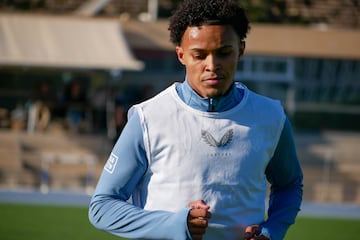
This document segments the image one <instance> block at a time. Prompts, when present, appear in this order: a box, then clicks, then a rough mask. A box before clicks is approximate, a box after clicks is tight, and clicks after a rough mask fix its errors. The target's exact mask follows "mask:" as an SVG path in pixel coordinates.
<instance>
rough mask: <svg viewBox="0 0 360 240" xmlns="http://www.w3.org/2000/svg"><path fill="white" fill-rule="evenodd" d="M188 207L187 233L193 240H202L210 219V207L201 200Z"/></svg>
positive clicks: (191, 203)
mask: <svg viewBox="0 0 360 240" xmlns="http://www.w3.org/2000/svg"><path fill="white" fill-rule="evenodd" d="M188 205H189V207H191V210H190V211H189V214H188V218H187V225H188V229H189V232H190V234H191V237H192V238H193V240H202V237H203V235H204V234H205V232H206V228H207V226H208V220H209V219H210V218H211V213H210V212H209V209H210V207H209V206H208V205H206V203H205V202H204V201H203V200H197V201H194V202H190V203H189V204H188Z"/></svg>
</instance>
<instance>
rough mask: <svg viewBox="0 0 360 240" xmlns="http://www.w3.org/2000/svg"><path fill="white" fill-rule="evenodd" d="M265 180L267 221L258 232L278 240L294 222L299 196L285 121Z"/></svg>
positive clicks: (299, 172) (298, 178) (292, 147)
mask: <svg viewBox="0 0 360 240" xmlns="http://www.w3.org/2000/svg"><path fill="white" fill-rule="evenodd" d="M266 177H267V179H268V181H269V183H270V184H271V189H270V198H269V208H268V218H267V220H266V221H265V222H264V223H263V224H261V227H262V228H263V230H262V232H266V233H268V234H269V235H270V237H271V240H281V239H283V238H284V237H285V234H286V232H287V230H288V228H289V227H290V225H292V224H293V223H294V222H295V218H296V216H297V213H298V211H299V210H300V205H301V201H302V193H303V173H302V169H301V166H300V163H299V160H298V158H297V153H296V148H295V143H294V139H293V134H292V129H291V124H290V122H289V120H288V119H286V121H285V124H284V128H283V130H282V133H281V136H280V139H279V142H278V145H277V148H276V150H275V153H274V156H273V157H272V159H271V160H270V162H269V164H268V166H267V169H266Z"/></svg>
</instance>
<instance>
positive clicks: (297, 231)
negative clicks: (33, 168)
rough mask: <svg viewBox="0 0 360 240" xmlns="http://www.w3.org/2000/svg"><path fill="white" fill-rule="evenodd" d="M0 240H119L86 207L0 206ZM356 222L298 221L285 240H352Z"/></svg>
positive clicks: (356, 227) (359, 224) (309, 219)
mask: <svg viewBox="0 0 360 240" xmlns="http://www.w3.org/2000/svg"><path fill="white" fill-rule="evenodd" d="M0 216H1V217H0V238H1V239H2V240H64V239H67V240H80V239H81V240H115V239H117V240H121V238H118V237H115V236H113V235H110V234H108V233H105V232H102V231H99V230H97V229H95V228H94V227H92V226H91V225H90V223H89V221H88V218H87V208H84V207H68V206H66V207H64V206H43V205H21V204H4V203H1V204H0ZM359 226H360V219H356V220H354V219H329V218H325V219H324V218H303V217H302V218H298V219H297V222H296V224H295V225H294V226H292V227H291V228H290V230H289V232H288V235H287V237H286V240H306V239H320V240H322V239H326V240H343V239H355V238H356V237H357V236H358V235H359V234H360V230H359Z"/></svg>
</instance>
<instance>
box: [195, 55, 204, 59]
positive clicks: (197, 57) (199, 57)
mask: <svg viewBox="0 0 360 240" xmlns="http://www.w3.org/2000/svg"><path fill="white" fill-rule="evenodd" d="M193 58H195V59H204V58H205V56H204V55H202V54H194V55H193Z"/></svg>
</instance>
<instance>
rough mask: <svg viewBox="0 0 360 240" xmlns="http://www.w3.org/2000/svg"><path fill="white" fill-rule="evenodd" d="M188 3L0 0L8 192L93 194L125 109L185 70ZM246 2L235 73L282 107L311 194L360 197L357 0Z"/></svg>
mask: <svg viewBox="0 0 360 240" xmlns="http://www.w3.org/2000/svg"><path fill="white" fill-rule="evenodd" d="M181 2H182V1H176V0H28V1H25V0H0V189H2V190H4V191H3V192H2V193H0V194H3V195H4V194H6V193H5V192H6V191H34V192H41V193H42V194H46V193H49V192H51V191H69V192H78V193H84V194H91V192H92V190H93V188H94V186H95V184H96V180H97V178H98V177H99V174H100V172H101V170H102V167H103V165H104V163H105V161H106V160H107V158H108V155H109V153H110V151H111V149H112V146H113V144H114V143H115V141H116V139H117V137H118V135H119V134H120V133H121V130H122V127H123V126H124V124H125V123H126V112H127V110H128V108H129V107H130V106H131V105H133V104H135V103H137V102H140V101H142V100H144V99H147V98H149V97H151V96H153V95H154V94H156V93H157V92H159V91H161V90H162V89H164V88H166V87H167V86H169V85H170V84H172V83H173V82H175V81H182V80H183V78H184V70H183V68H182V66H181V65H180V64H179V62H178V60H177V58H176V55H175V51H174V46H172V45H171V43H170V42H169V37H168V35H169V34H168V30H167V27H168V22H167V18H168V17H169V16H170V14H171V13H172V11H173V10H174V9H175V8H176V7H177V5H178V4H179V3H181ZM242 3H243V5H244V6H245V7H246V8H247V9H248V15H249V18H250V20H251V22H252V25H251V31H250V33H249V35H248V38H247V40H246V51H245V56H244V57H243V59H242V61H241V62H240V63H239V66H238V71H237V73H236V80H237V81H241V82H243V83H244V84H246V85H247V86H248V87H249V88H250V89H252V90H254V91H256V92H258V93H261V94H264V95H267V96H269V97H272V98H276V99H280V100H281V102H282V104H283V105H284V107H285V109H286V111H287V114H288V115H289V117H290V119H291V121H292V123H293V127H294V134H295V140H296V144H297V150H298V155H299V158H300V161H301V164H302V167H303V170H304V177H305V179H304V184H305V187H304V201H305V202H313V203H336V204H337V203H341V204H354V205H360V157H359V156H360V2H359V1H358V0H344V1H337V0H269V1H265V0H264V1H261V0H244V1H242Z"/></svg>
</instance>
